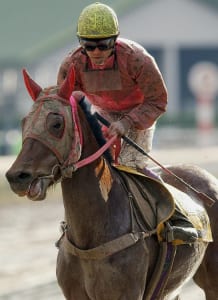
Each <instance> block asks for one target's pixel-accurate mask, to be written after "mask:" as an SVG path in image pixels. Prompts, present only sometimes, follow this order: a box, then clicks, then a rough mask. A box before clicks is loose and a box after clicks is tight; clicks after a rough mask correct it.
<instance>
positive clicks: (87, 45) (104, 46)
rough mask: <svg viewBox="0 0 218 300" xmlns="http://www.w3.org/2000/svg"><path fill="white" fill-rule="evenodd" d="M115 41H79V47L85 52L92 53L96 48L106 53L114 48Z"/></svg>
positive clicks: (109, 39) (110, 39) (111, 39)
mask: <svg viewBox="0 0 218 300" xmlns="http://www.w3.org/2000/svg"><path fill="white" fill-rule="evenodd" d="M114 44H115V39H114V38H108V39H100V40H87V39H80V45H81V46H82V47H83V49H85V50H86V51H94V50H95V49H96V48H98V49H99V50H100V51H106V50H109V49H111V48H113V47H114Z"/></svg>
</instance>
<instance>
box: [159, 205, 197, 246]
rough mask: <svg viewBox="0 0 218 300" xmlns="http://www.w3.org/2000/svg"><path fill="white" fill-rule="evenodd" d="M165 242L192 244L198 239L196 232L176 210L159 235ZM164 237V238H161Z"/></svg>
mask: <svg viewBox="0 0 218 300" xmlns="http://www.w3.org/2000/svg"><path fill="white" fill-rule="evenodd" d="M161 235H162V237H164V239H165V240H167V241H168V242H171V241H173V240H181V241H183V243H186V244H190V243H194V242H195V241H196V240H197V239H198V232H197V230H196V229H195V228H194V227H193V225H192V223H191V222H190V221H189V220H188V219H187V218H186V216H184V215H183V214H182V213H181V212H180V211H179V210H178V209H177V208H176V209H175V213H174V214H173V216H172V217H171V218H170V220H169V221H168V223H167V224H166V228H165V230H164V232H163V234H161ZM163 235H164V236H163Z"/></svg>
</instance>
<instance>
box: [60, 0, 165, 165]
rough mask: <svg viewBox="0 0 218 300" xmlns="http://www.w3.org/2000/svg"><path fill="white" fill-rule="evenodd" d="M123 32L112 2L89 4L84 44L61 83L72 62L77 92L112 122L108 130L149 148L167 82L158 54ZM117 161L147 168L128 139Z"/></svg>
mask: <svg viewBox="0 0 218 300" xmlns="http://www.w3.org/2000/svg"><path fill="white" fill-rule="evenodd" d="M118 35H119V26H118V20H117V16H116V14H115V12H114V11H113V10H112V9H111V8H110V7H109V6H107V5H104V4H101V3H99V2H96V3H94V4H91V5H89V6H87V7H86V8H85V9H84V10H83V11H82V13H81V15H80V17H79V20H78V27H77V36H78V39H79V43H80V47H78V48H77V49H75V50H74V51H72V52H70V53H69V55H68V56H67V57H66V58H65V59H64V61H63V62H62V64H61V67H60V70H59V73H58V84H60V83H61V82H62V81H63V80H64V78H65V76H66V74H67V70H68V68H69V66H70V64H71V63H73V64H74V67H75V71H76V84H75V91H82V92H83V93H84V94H85V96H86V98H88V100H89V102H90V103H91V104H92V110H93V111H96V112H98V113H99V114H100V115H101V116H102V117H104V118H105V119H106V120H107V121H109V122H110V123H111V126H110V128H109V130H108V135H109V136H111V135H115V134H117V135H118V136H122V135H127V136H128V137H129V138H131V139H132V140H133V141H134V142H136V143H137V144H138V145H139V146H141V147H142V148H143V149H144V150H145V151H146V152H149V151H150V150H151V148H152V139H153V134H154V129H155V123H156V121H157V119H158V118H159V117H160V115H162V114H163V113H164V112H165V110H166V105H167V91H166V87H165V84H164V81H163V78H162V75H161V73H160V71H159V69H158V66H157V64H156V62H155V60H154V58H153V57H152V56H151V55H150V54H149V53H148V52H147V51H146V50H145V49H144V48H143V47H142V46H140V45H139V44H137V43H135V42H133V41H130V40H127V39H123V38H118ZM74 96H75V97H76V98H77V96H78V93H76V92H74ZM118 163H119V164H121V165H125V166H129V167H136V168H140V169H143V168H144V167H146V165H147V158H146V157H145V156H144V155H143V154H140V153H139V152H138V151H137V150H135V149H134V148H132V146H130V145H128V144H126V142H123V143H122V147H121V151H120V154H119V157H118Z"/></svg>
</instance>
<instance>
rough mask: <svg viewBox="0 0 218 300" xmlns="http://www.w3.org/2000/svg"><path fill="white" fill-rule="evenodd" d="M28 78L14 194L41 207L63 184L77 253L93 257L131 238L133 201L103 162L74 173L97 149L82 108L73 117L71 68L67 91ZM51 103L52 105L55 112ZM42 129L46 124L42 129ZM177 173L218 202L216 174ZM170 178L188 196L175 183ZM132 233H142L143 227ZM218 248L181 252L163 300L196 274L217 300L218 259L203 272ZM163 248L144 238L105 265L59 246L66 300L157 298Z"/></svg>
mask: <svg viewBox="0 0 218 300" xmlns="http://www.w3.org/2000/svg"><path fill="white" fill-rule="evenodd" d="M24 78H25V82H26V86H27V89H28V91H29V93H30V95H31V97H32V98H33V99H34V101H35V104H34V106H33V109H32V112H30V114H29V115H28V116H27V117H26V118H25V121H24V125H23V147H22V150H21V152H20V154H19V155H18V157H17V159H16V161H15V162H14V164H13V165H12V167H11V168H10V170H9V171H8V172H7V178H8V180H9V182H10V185H11V188H12V190H13V191H14V192H16V193H17V194H18V195H20V196H25V195H26V196H28V197H29V198H30V199H32V200H43V199H44V198H45V197H46V191H47V188H48V187H49V186H51V185H52V184H53V183H55V182H56V181H58V180H60V179H62V180H61V185H62V192H63V201H64V208H65V220H66V223H67V237H68V240H69V241H70V242H71V243H72V245H74V246H75V247H76V248H78V249H81V250H84V251H86V250H90V249H93V248H96V247H99V246H101V245H105V244H106V243H108V242H110V241H113V240H115V239H117V238H119V237H121V236H123V235H125V234H129V233H131V231H132V218H131V207H130V201H129V194H128V191H127V190H126V187H125V186H124V185H123V183H122V180H121V179H120V176H117V171H116V170H114V169H113V168H112V167H111V166H110V164H109V163H108V162H107V161H106V160H105V159H104V158H103V157H102V156H100V157H99V158H97V159H96V160H94V161H93V162H91V163H90V164H88V165H86V166H84V167H82V168H79V169H77V170H76V168H77V167H78V161H81V160H83V159H85V158H87V157H89V156H90V155H92V154H93V153H95V152H96V151H97V150H98V149H99V145H98V144H97V141H96V138H95V136H94V135H93V131H92V129H91V127H90V125H89V124H88V122H87V119H86V116H85V115H84V113H83V111H82V110H81V109H80V108H79V107H78V108H76V109H78V114H76V115H73V117H71V118H70V116H71V114H72V111H73V110H74V109H75V107H72V106H71V105H70V102H69V98H70V95H71V92H72V90H73V81H74V72H73V69H71V71H70V72H69V74H68V76H67V78H66V80H65V82H64V83H63V85H62V86H61V87H60V88H55V89H46V90H42V89H41V88H40V87H39V86H38V85H37V84H36V83H35V82H34V81H32V79H31V78H29V76H28V75H27V74H25V76H24ZM51 101H53V105H50V104H51ZM60 103H61V105H60ZM42 110H44V113H43V114H41V112H42ZM43 116H44V118H43ZM68 120H69V121H68ZM78 120H79V124H80V126H79V127H78V126H77V125H78V123H76V122H77V121H78ZM38 122H39V123H40V124H43V126H42V125H40V126H41V128H40V126H39V125H38V124H39V123H38ZM31 127H34V130H32V129H31ZM43 135H44V137H43ZM174 169H175V170H174V171H175V172H176V173H177V174H178V175H181V176H182V177H183V178H184V179H186V181H188V180H190V181H189V182H190V183H191V184H194V185H195V186H196V187H199V188H202V189H201V190H202V192H205V193H208V194H209V195H210V196H211V197H212V198H214V199H215V200H216V199H217V197H218V190H217V180H216V179H215V178H214V177H213V176H212V175H210V174H208V173H207V172H205V171H204V170H201V169H199V168H197V167H193V166H191V167H186V166H181V167H174ZM160 173H161V172H160ZM162 175H163V177H164V174H162ZM164 179H165V181H166V182H169V183H171V184H172V185H174V186H175V185H178V186H177V187H178V188H179V189H184V187H181V186H179V184H178V182H174V181H173V179H172V178H169V176H165V177H164ZM187 193H188V192H187ZM190 201H191V198H190ZM216 212H217V203H216V204H215V205H214V207H213V208H211V209H210V211H209V210H208V213H209V215H210V220H211V225H212V231H213V232H215V231H214V230H215V229H216V226H217V225H216V224H217V222H216ZM134 230H135V232H141V228H140V226H139V225H137V224H135V227H134ZM211 245H212V246H211ZM213 245H215V246H216V245H217V242H216V235H215V242H214V244H213V243H211V244H210V245H209V246H208V249H207V252H206V255H205V256H204V254H205V250H206V247H207V243H204V242H197V243H194V244H192V245H182V246H179V247H178V249H177V252H176V255H175V260H174V264H173V266H172V270H171V273H170V276H169V280H168V282H167V284H166V287H165V289H164V291H162V295H161V298H160V299H176V297H177V296H178V295H179V290H180V288H181V287H182V286H183V284H184V283H185V282H186V281H187V280H188V279H189V278H191V277H192V276H193V275H194V274H195V273H196V271H197V270H198V271H197V273H196V275H195V278H196V280H197V282H198V283H199V284H200V285H201V286H202V287H204V289H205V292H206V294H207V300H214V299H216V295H217V294H218V291H217V287H216V286H217V284H216V286H215V285H214V282H213V281H216V280H217V279H215V277H216V276H214V277H211V279H210V281H209V283H208V282H207V283H205V282H204V280H202V278H203V277H206V276H210V274H208V275H207V272H208V270H209V271H210V272H211V274H213V275H215V274H217V273H216V272H218V271H216V270H217V269H218V268H217V266H216V263H217V260H215V261H214V265H213V266H212V264H210V266H209V269H208V268H207V269H206V268H205V263H208V262H209V263H210V261H211V262H212V263H213V257H214V255H216V254H214V253H215V251H214V250H216V249H214V248H213ZM215 248H216V247H215ZM159 249H160V244H159V241H158V239H157V236H156V235H155V234H153V235H151V236H149V237H146V238H144V237H142V238H139V239H138V240H137V242H136V243H135V244H134V245H132V246H130V247H127V248H125V249H123V250H122V251H118V252H116V253H114V254H112V255H109V256H107V257H103V258H100V259H99V258H98V259H88V258H81V257H79V256H76V255H72V253H70V252H69V251H68V249H66V247H65V246H64V243H60V249H59V254H58V259H57V279H58V282H59V285H60V286H61V288H62V291H63V293H64V295H65V297H66V299H68V300H73V299H76V300H77V299H80V300H124V299H125V300H128V299H129V300H147V299H152V298H148V295H147V294H146V292H147V291H146V288H147V286H148V284H149V283H150V279H151V278H152V274H153V271H154V269H155V267H156V263H157V259H158V253H159ZM207 253H209V255H207ZM203 256H204V260H203V263H202V264H201V261H202V258H203ZM200 264H201V265H200ZM199 265H200V268H199ZM198 268H199V269H198ZM216 278H217V277H216ZM209 284H211V286H209ZM210 294H211V295H210ZM156 299H157V298H156Z"/></svg>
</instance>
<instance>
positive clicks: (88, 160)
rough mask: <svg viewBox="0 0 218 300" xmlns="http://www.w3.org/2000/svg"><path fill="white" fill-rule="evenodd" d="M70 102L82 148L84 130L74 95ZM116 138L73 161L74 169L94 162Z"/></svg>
mask: <svg viewBox="0 0 218 300" xmlns="http://www.w3.org/2000/svg"><path fill="white" fill-rule="evenodd" d="M70 104H71V107H72V118H73V121H74V124H75V131H77V132H78V138H79V142H80V148H82V145H83V137H82V130H81V125H80V122H79V117H78V112H77V104H76V100H75V98H74V97H73V96H71V97H70ZM75 136H76V134H75ZM116 139H117V136H113V137H111V138H110V139H109V140H108V141H107V142H106V143H105V144H104V146H102V147H101V148H100V149H99V150H98V151H96V152H95V153H93V154H92V155H90V156H88V157H86V158H84V159H82V160H78V161H77V162H74V163H73V170H74V171H76V170H77V169H79V168H82V167H84V166H86V165H88V164H90V163H92V162H93V161H95V160H96V159H98V158H99V157H100V156H101V155H102V154H103V153H104V152H105V151H106V150H107V149H108V148H110V146H111V145H112V144H113V143H114V142H115V140H116ZM78 159H79V158H78Z"/></svg>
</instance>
